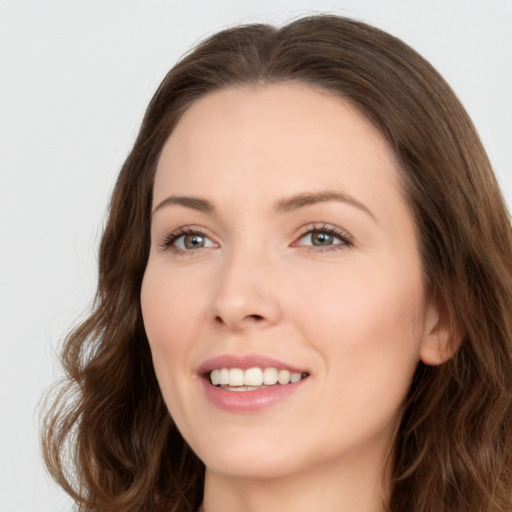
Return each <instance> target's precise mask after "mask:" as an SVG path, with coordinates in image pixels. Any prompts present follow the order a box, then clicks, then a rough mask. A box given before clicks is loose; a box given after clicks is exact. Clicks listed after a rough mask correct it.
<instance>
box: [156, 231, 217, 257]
mask: <svg viewBox="0 0 512 512" xmlns="http://www.w3.org/2000/svg"><path fill="white" fill-rule="evenodd" d="M162 246H163V247H164V248H165V249H172V250H174V251H177V252H181V251H193V250H196V249H203V248H208V247H217V244H216V243H215V242H214V241H213V240H211V238H209V237H208V236H207V235H205V234H204V233H202V232H200V231H197V230H189V229H180V230H178V231H176V232H174V233H171V234H170V235H169V236H168V237H167V238H166V239H165V240H164V241H163V243H162Z"/></svg>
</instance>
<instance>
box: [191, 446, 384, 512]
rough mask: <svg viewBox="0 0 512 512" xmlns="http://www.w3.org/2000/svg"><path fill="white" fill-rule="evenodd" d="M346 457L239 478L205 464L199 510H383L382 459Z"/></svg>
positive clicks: (202, 511)
mask: <svg viewBox="0 0 512 512" xmlns="http://www.w3.org/2000/svg"><path fill="white" fill-rule="evenodd" d="M359 455H361V454H359ZM346 462H348V463H347V464H344V465H343V467H341V466H340V464H338V463H337V464H332V465H330V464H328V463H323V464H322V465H321V466H317V467H314V468H310V469H309V470H308V471H302V472H299V473H295V474H288V475H287V476H281V477H277V478H261V477H258V478H240V477H233V476H229V475H225V474H222V473H219V472H215V471H212V470H209V469H207V470H206V478H205V492H204V502H203V505H202V506H201V509H200V511H201V512H242V511H243V512H262V511H264V512H282V511H283V510H290V511H293V512H306V511H307V512H310V511H311V510H315V511H316V512H331V511H333V510H336V511H337V512H382V511H383V510H384V505H383V497H382V495H383V493H382V489H383V488H385V487H387V486H385V485H383V471H382V464H381V463H382V459H380V461H372V460H371V457H370V458H368V457H364V456H363V457H358V458H356V459H354V460H352V461H346ZM376 462H380V464H379V463H377V464H375V463H376Z"/></svg>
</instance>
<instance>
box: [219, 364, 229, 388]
mask: <svg viewBox="0 0 512 512" xmlns="http://www.w3.org/2000/svg"><path fill="white" fill-rule="evenodd" d="M219 384H220V385H221V386H226V385H228V384H229V370H228V369H227V368H222V370H220V371H219Z"/></svg>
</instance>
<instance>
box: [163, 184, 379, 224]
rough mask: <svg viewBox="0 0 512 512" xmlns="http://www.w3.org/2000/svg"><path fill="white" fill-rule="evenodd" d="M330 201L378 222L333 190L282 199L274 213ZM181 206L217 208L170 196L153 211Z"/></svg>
mask: <svg viewBox="0 0 512 512" xmlns="http://www.w3.org/2000/svg"><path fill="white" fill-rule="evenodd" d="M329 201H338V202H341V203H345V204H348V205H351V206H354V207H356V208H358V209H359V210H362V211H363V212H365V213H367V214H368V215H369V216H370V217H371V218H372V219H374V220H377V219H376V218H375V215H373V213H372V212H371V211H370V209H369V208H367V207H366V206H365V205H364V204H363V203H361V202H360V201H358V200H357V199H355V198H353V197H352V196H349V195H348V194H345V193H343V192H335V191H332V190H326V191H322V192H303V193H301V194H297V195H294V196H291V197H287V198H284V199H280V200H279V201H278V202H277V203H276V204H275V205H274V211H275V212H276V213H288V212H291V211H294V210H299V209H300V208H304V207H306V206H311V205H314V204H317V203H326V202H329ZM173 205H179V206H184V207H185V208H190V209H192V210H197V211H200V212H203V213H214V212H215V206H214V205H213V203H211V202H210V201H208V200H207V199H203V198H200V197H193V196H169V197H166V198H165V199H164V200H163V201H161V202H160V203H158V206H156V208H155V209H154V210H153V214H154V213H155V212H157V211H158V210H160V209H162V208H164V207H166V206H173Z"/></svg>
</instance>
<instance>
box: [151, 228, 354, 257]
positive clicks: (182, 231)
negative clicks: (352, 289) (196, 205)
mask: <svg viewBox="0 0 512 512" xmlns="http://www.w3.org/2000/svg"><path fill="white" fill-rule="evenodd" d="M313 233H327V234H328V235H332V236H334V237H336V238H338V239H339V240H341V242H340V243H337V244H333V245H327V246H324V247H322V246H318V245H316V246H315V245H301V244H299V243H298V242H299V241H300V240H302V239H303V238H304V237H305V236H307V235H312V234H313ZM188 235H197V236H200V237H204V238H209V236H208V235H207V234H206V233H205V232H204V231H203V230H202V229H200V228H196V227H182V228H179V229H177V230H176V231H173V232H172V233H170V234H169V235H168V236H166V237H165V238H164V240H163V241H162V242H161V244H160V245H161V247H162V248H163V249H164V250H169V251H172V252H173V253H175V254H188V255H192V253H193V252H194V249H188V250H187V249H179V248H177V247H176V246H175V245H174V244H175V243H176V241H177V240H178V239H180V238H181V237H183V236H188ZM353 245H354V244H353V242H352V238H351V236H350V235H349V234H348V233H347V232H346V231H343V230H341V229H339V228H336V227H334V226H329V225H326V224H322V225H317V224H314V225H312V226H311V225H310V226H307V227H305V228H304V230H303V231H302V233H301V234H300V235H299V236H298V237H297V241H296V242H293V244H292V247H304V248H306V250H308V251H315V252H328V251H337V250H341V249H344V248H346V247H352V246H353Z"/></svg>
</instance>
